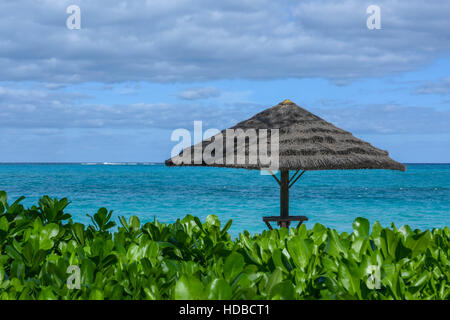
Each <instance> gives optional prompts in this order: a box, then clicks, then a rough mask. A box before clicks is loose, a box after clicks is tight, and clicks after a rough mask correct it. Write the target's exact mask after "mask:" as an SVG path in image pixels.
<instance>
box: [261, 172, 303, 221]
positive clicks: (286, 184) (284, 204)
mask: <svg viewBox="0 0 450 320" xmlns="http://www.w3.org/2000/svg"><path fill="white" fill-rule="evenodd" d="M269 172H270V174H271V175H272V177H274V179H275V180H276V181H277V182H278V184H279V185H280V215H279V216H269V217H263V221H264V222H265V223H266V225H267V227H268V228H269V230H272V226H271V225H270V222H271V221H276V222H277V223H278V226H279V227H281V228H289V225H290V224H291V221H298V225H297V229H298V228H299V227H300V225H301V224H302V223H303V221H308V217H305V216H290V215H289V189H290V188H291V187H292V186H293V185H294V183H295V182H297V180H298V179H299V178H300V177H301V176H302V175H303V174H304V173H305V172H306V170H303V171H302V172H301V173H300V170H297V171H296V172H295V173H294V175H293V176H292V177H290V178H289V170H281V177H280V179H278V177H277V176H276V175H275V174H274V173H273V172H272V171H270V170H269Z"/></svg>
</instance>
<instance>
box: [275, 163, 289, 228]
mask: <svg viewBox="0 0 450 320" xmlns="http://www.w3.org/2000/svg"><path fill="white" fill-rule="evenodd" d="M280 216H281V218H287V217H289V170H281V181H280ZM278 224H279V226H280V227H282V228H289V224H290V222H289V221H280V222H279V223H278Z"/></svg>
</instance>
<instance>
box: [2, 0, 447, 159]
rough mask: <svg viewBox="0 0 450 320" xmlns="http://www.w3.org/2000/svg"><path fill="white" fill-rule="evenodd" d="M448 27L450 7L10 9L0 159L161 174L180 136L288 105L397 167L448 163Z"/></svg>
mask: <svg viewBox="0 0 450 320" xmlns="http://www.w3.org/2000/svg"><path fill="white" fill-rule="evenodd" d="M73 4H74V5H78V6H79V7H80V9H81V29H80V30H69V29H68V28H67V26H66V20H67V18H68V17H69V14H67V13H66V9H67V7H68V6H69V5H73ZM372 4H375V5H378V6H379V7H380V9H381V29H380V30H369V29H368V28H367V25H366V20H367V18H368V17H369V14H367V13H366V9H367V7H368V6H369V5H372ZM449 17H450V2H448V1H416V0H409V1H407V0H402V1H399V0H389V1H381V0H379V1H378V0H376V1H361V0H344V1H332V0H313V1H294V0H277V1H269V0H221V1H214V0H197V1H194V0H190V1H188V0H170V1H168V0H129V1H126V0H89V1H88V0H86V1H81V0H78V1H77V0H70V1H65V0H23V1H22V0H3V1H1V2H0V150H1V151H0V162H16V161H17V162H97V161H99V162H116V161H125V162H134V161H163V160H164V159H166V158H168V157H169V156H170V152H171V149H172V148H173V147H174V146H175V145H176V144H177V142H174V141H171V140H170V137H171V133H172V131H173V130H174V129H177V128H186V129H192V128H193V121H194V120H197V121H199V120H201V121H203V126H204V129H205V130H206V129H209V128H217V129H223V128H226V127H228V126H230V125H232V124H234V123H236V122H238V121H241V120H244V119H247V118H248V117H250V116H251V115H253V114H254V113H256V112H258V111H261V110H263V109H265V108H267V107H270V106H272V105H275V104H277V103H279V102H280V101H282V100H284V99H286V98H288V99H291V100H293V101H294V102H296V103H297V104H298V105H300V106H302V107H304V108H306V109H308V110H310V111H312V112H313V113H316V114H317V115H319V116H321V117H323V118H324V119H326V120H328V121H330V122H333V123H334V124H336V125H338V126H339V127H342V128H343V129H346V130H349V131H351V132H353V133H354V134H355V135H356V136H357V137H359V138H362V139H365V140H368V141H370V142H371V143H372V144H374V145H375V146H377V147H379V148H382V149H387V150H389V151H390V153H391V155H392V157H393V158H394V159H396V160H399V161H402V162H450V72H449V71H450V19H449Z"/></svg>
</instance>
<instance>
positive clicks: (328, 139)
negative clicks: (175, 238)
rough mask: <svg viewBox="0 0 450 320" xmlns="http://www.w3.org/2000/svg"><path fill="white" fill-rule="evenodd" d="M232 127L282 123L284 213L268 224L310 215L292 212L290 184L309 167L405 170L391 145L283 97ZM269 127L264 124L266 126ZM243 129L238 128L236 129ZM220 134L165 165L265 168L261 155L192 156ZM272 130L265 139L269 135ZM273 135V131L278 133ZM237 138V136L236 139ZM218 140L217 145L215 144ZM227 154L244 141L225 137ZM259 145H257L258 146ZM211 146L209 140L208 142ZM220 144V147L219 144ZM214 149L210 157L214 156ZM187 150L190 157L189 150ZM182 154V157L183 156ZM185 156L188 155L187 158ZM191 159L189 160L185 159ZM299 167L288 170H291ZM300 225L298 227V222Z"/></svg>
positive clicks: (237, 149)
mask: <svg viewBox="0 0 450 320" xmlns="http://www.w3.org/2000/svg"><path fill="white" fill-rule="evenodd" d="M230 129H232V130H235V131H236V130H238V129H242V130H241V132H240V133H239V134H237V136H239V135H242V131H245V130H249V129H254V130H255V131H256V132H257V133H258V134H259V133H261V132H263V131H264V132H265V131H267V129H269V130H270V129H279V130H278V138H279V145H278V147H279V150H278V154H279V159H278V160H279V161H278V168H279V170H280V171H281V177H280V178H278V177H277V176H276V175H274V174H273V173H272V172H271V173H272V175H273V176H274V178H275V179H276V180H277V182H278V183H279V185H280V216H272V217H264V218H263V220H264V222H266V224H267V226H268V227H269V228H270V229H272V227H271V226H270V223H269V222H270V221H277V222H278V225H279V226H281V227H289V224H290V222H291V221H299V224H298V226H300V224H301V223H302V222H303V221H305V220H307V218H306V217H305V216H289V189H290V188H291V187H292V186H293V185H294V183H295V182H296V181H297V180H298V179H299V178H300V177H301V176H302V175H303V174H304V173H305V172H306V171H308V170H334V169H339V170H340V169H391V170H400V171H405V170H406V167H405V166H404V165H403V164H401V163H398V162H396V161H394V160H392V159H391V158H390V157H389V154H388V152H387V151H384V150H380V149H378V148H375V147H374V146H372V145H371V144H370V143H368V142H365V141H362V140H360V139H358V138H356V137H354V136H353V135H352V134H351V133H350V132H348V131H345V130H342V129H339V128H337V127H336V126H334V125H333V124H331V123H329V122H327V121H325V120H323V119H321V118H320V117H318V116H316V115H314V114H312V113H310V112H309V111H307V110H305V109H303V108H300V107H299V106H297V105H296V104H295V103H293V102H292V101H290V100H285V101H283V102H281V103H279V104H278V105H276V106H274V107H272V108H269V109H266V110H264V111H262V112H260V113H258V114H256V115H255V116H253V117H252V118H250V119H248V120H245V121H242V122H240V123H238V124H237V125H235V126H234V127H231V128H230ZM230 129H227V130H223V131H222V132H221V133H220V134H219V135H221V136H222V137H224V138H225V139H226V136H227V134H230V132H232V131H230ZM264 129H266V130H264ZM238 131H239V130H238ZM217 136H218V135H216V136H214V137H213V138H211V139H208V140H204V141H202V142H201V143H198V144H196V145H194V146H191V147H190V148H186V149H184V150H183V151H182V152H180V154H179V155H177V156H175V157H172V158H171V159H169V160H166V162H165V163H166V165H167V166H175V165H180V166H214V167H230V168H245V169H264V168H265V166H263V165H261V163H260V162H259V161H258V162H257V163H255V162H250V161H248V159H245V162H241V163H237V162H236V161H233V162H231V163H228V162H227V161H216V162H214V161H211V159H208V158H207V157H206V158H203V159H200V161H198V158H197V159H194V158H195V156H194V153H195V151H200V152H202V151H204V150H205V148H208V146H210V144H211V143H213V142H214V141H215V139H216V137H217ZM271 137H272V134H271V135H270V137H268V139H267V142H270V141H271ZM274 137H275V136H274ZM244 139H245V154H246V155H249V151H248V150H250V149H251V147H252V146H253V145H254V144H259V142H260V138H259V136H258V139H257V140H251V139H246V138H245V137H244ZM233 141H234V139H233ZM216 146H217V145H216ZM222 146H223V149H222V150H220V151H223V154H224V156H230V155H231V157H232V159H236V158H235V155H236V154H237V153H238V152H240V151H242V146H241V147H239V146H238V145H237V144H233V146H234V147H232V148H230V145H228V148H227V145H226V143H225V142H223V144H222V143H221V147H222ZM257 148H259V146H257ZM209 149H211V146H210V148H209ZM216 149H217V148H216ZM215 152H216V151H213V152H212V153H211V157H214V156H215ZM186 155H188V157H187V158H186V157H185V156H186ZM183 157H184V158H183ZM183 159H184V160H183ZM186 159H188V161H186ZM290 170H294V171H295V173H294V174H293V175H292V176H290V174H289V171H290ZM298 226H297V227H298Z"/></svg>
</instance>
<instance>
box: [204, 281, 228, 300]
mask: <svg viewBox="0 0 450 320" xmlns="http://www.w3.org/2000/svg"><path fill="white" fill-rule="evenodd" d="M206 292H207V293H208V297H207V299H208V300H229V299H231V294H232V292H231V287H230V285H229V284H228V282H226V281H225V280H224V279H214V280H213V281H212V282H211V283H210V284H209V286H208V288H207V290H206Z"/></svg>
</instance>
